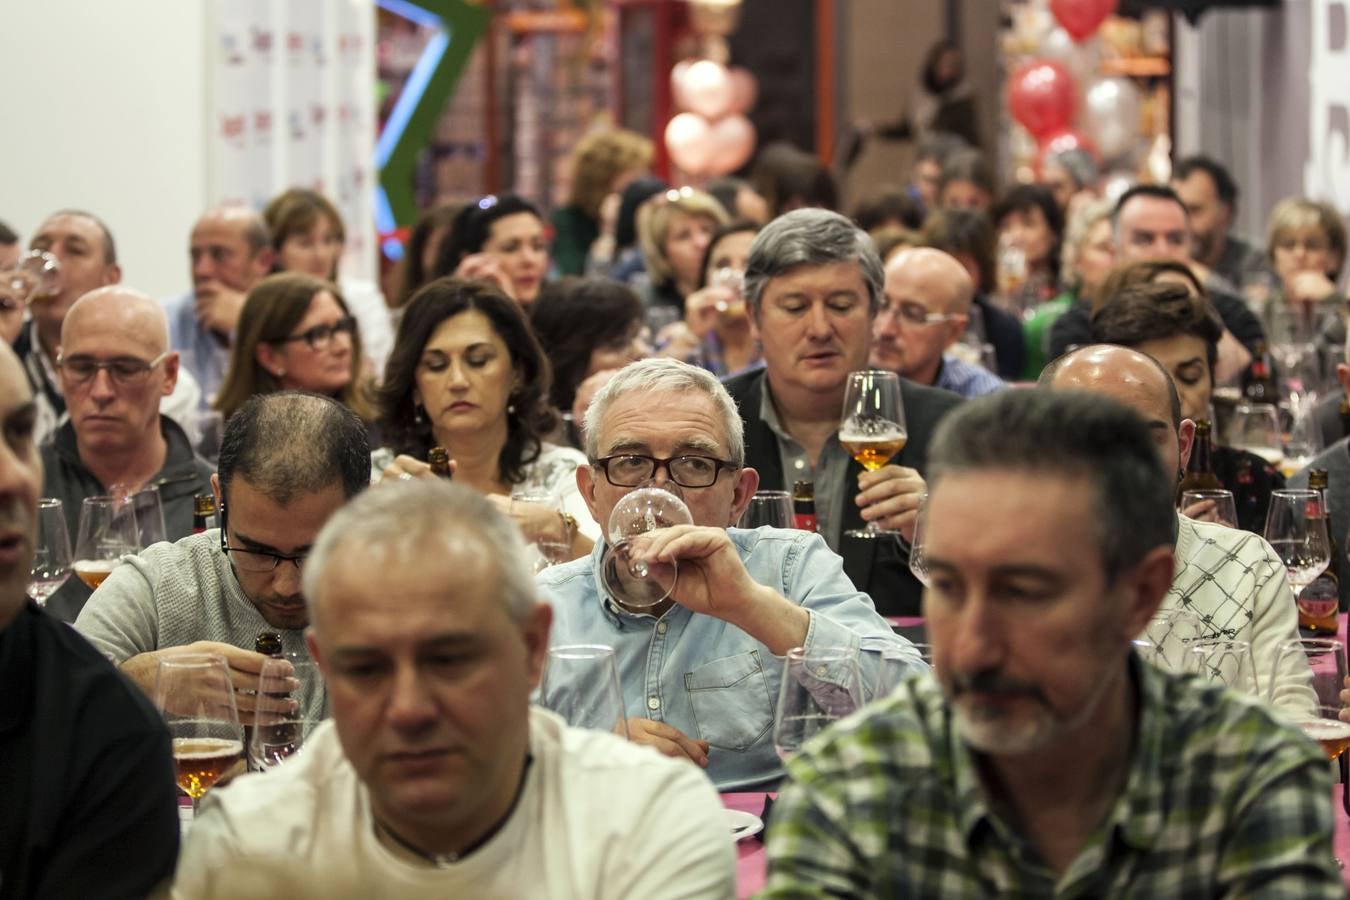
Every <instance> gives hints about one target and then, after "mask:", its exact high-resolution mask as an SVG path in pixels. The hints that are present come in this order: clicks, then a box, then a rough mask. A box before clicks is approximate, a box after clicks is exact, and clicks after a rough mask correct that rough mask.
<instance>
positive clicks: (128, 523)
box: [73, 497, 141, 590]
mask: <svg viewBox="0 0 1350 900" xmlns="http://www.w3.org/2000/svg"><path fill="white" fill-rule="evenodd" d="M140 549H141V548H140V543H139V540H138V538H137V528H136V511H135V507H134V506H133V505H132V504H131V503H130V502H128V501H127V499H126V498H125V497H85V498H84V503H83V504H82V505H81V507H80V531H79V538H78V539H77V540H76V541H75V564H74V566H73V568H74V569H75V574H76V576H78V577H79V579H80V580H81V581H83V582H84V583H85V584H87V585H89V587H90V589H91V590H97V589H98V586H99V585H100V584H102V583H103V582H104V580H105V579H106V578H107V577H108V576H109V575H111V574H112V570H113V569H114V568H116V567H117V565H118V564H119V563H120V562H121V561H122V557H124V556H127V555H129V554H132V553H136V552H137V551H138V550H140Z"/></svg>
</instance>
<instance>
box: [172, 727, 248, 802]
mask: <svg viewBox="0 0 1350 900" xmlns="http://www.w3.org/2000/svg"><path fill="white" fill-rule="evenodd" d="M243 758H244V744H243V742H242V741H233V740H229V739H228V738H174V739H173V766H174V770H175V773H176V774H177V777H178V786H179V787H180V788H182V789H183V793H185V794H187V795H188V796H189V797H191V798H192V799H193V800H200V799H201V798H202V795H204V794H205V793H206V792H207V791H209V790H210V789H211V786H212V785H214V784H215V783H216V782H217V781H219V780H220V779H221V778H222V777H224V775H225V773H227V772H229V771H230V770H231V769H233V768H234V767H235V766H236V765H238V764H239V762H240V761H241V760H242V759H243Z"/></svg>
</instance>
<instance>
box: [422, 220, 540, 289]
mask: <svg viewBox="0 0 1350 900" xmlns="http://www.w3.org/2000/svg"><path fill="white" fill-rule="evenodd" d="M548 264H549V263H548V243H547V241H546V240H545V237H544V217H543V215H542V214H541V213H540V212H539V208H538V207H536V206H535V205H534V204H533V203H531V202H530V201H528V200H526V199H525V198H524V197H520V196H517V195H515V194H503V195H502V196H500V197H494V196H491V195H489V196H487V197H483V198H482V199H480V200H478V201H477V202H475V203H470V204H468V205H467V206H465V207H464V208H463V209H461V210H460V211H459V214H458V215H457V216H455V220H454V223H453V224H452V225H451V226H450V232H449V234H448V235H447V236H446V239H445V240H444V241H442V243H441V248H440V252H439V254H438V256H437V259H436V267H435V273H436V275H437V276H438V277H439V276H444V275H451V274H453V275H456V276H458V277H461V278H484V279H487V280H489V281H492V282H494V283H495V284H497V286H498V287H500V288H501V289H502V290H503V291H505V292H506V293H507V294H508V295H509V296H511V297H512V298H514V299H515V301H516V302H517V303H519V304H520V305H521V306H527V307H528V306H529V305H530V304H531V303H533V302H534V298H535V297H538V296H539V288H540V287H542V286H543V284H544V278H545V276H547V275H548Z"/></svg>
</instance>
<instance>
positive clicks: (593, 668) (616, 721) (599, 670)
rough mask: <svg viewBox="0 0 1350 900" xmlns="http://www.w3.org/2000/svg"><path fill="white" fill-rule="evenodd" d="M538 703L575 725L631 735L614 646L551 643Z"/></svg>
mask: <svg viewBox="0 0 1350 900" xmlns="http://www.w3.org/2000/svg"><path fill="white" fill-rule="evenodd" d="M539 705H540V706H542V707H544V708H545V709H551V710H553V711H554V712H555V713H557V714H558V715H560V716H562V717H563V720H564V721H565V722H567V724H568V725H571V726H572V727H573V728H590V729H593V730H595V731H608V732H610V733H612V734H617V735H619V736H620V737H623V738H627V737H628V716H627V714H626V712H625V710H624V705H623V692H622V691H621V690H620V689H619V669H618V666H617V665H616V664H615V661H614V648H613V647H608V646H605V645H603V644H572V645H566V646H561V647H550V648H549V651H548V658H547V659H546V660H545V661H544V674H543V676H542V677H541V678H540V682H539Z"/></svg>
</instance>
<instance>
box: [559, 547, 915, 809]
mask: <svg viewBox="0 0 1350 900" xmlns="http://www.w3.org/2000/svg"><path fill="white" fill-rule="evenodd" d="M727 533H728V534H729V535H730V537H731V540H732V542H733V543H734V544H735V545H736V549H737V550H738V551H739V553H740V556H741V560H742V561H743V562H744V563H745V567H746V569H747V571H749V573H750V577H752V578H753V579H754V580H755V581H757V582H759V583H760V584H762V585H765V586H767V587H771V588H773V589H774V590H775V591H777V592H778V593H779V594H781V595H782V596H784V597H786V598H788V599H789V600H791V601H792V602H793V603H796V604H799V605H800V606H802V607H803V608H805V609H806V610H807V611H809V612H810V614H811V624H810V626H809V627H808V628H807V632H806V640H805V641H804V646H805V647H806V649H807V650H808V651H810V650H819V649H823V648H826V647H849V648H854V649H858V650H860V651H861V652H859V653H858V661H859V670H860V673H861V676H862V682H863V688H864V690H865V693H866V697H867V698H868V699H870V697H871V691H872V688H873V686H874V685H875V684H876V679H877V672H878V668H879V665H880V660H881V653H882V651H883V650H888V649H892V648H901V649H903V648H908V649H909V652H910V653H911V654H912V655H913V659H914V664H913V665H914V670H915V671H916V672H922V671H926V667H925V666H924V664H923V662H922V661H921V660H920V658H919V653H918V650H917V649H916V648H914V646H913V645H912V644H910V643H909V641H907V640H905V639H904V638H902V637H900V636H898V635H896V634H895V633H894V632H893V631H892V630H891V627H890V625H888V624H887V623H886V620H885V619H883V618H882V617H881V616H880V615H878V614H877V611H876V609H875V607H874V606H873V605H872V600H871V598H870V597H868V596H867V595H866V594H864V593H862V592H861V591H859V590H858V589H857V588H855V587H854V586H853V582H851V581H849V579H848V576H847V575H845V574H844V569H843V564H842V561H841V560H840V558H839V556H838V555H836V554H835V553H834V552H833V551H832V550H830V548H829V547H827V546H826V545H825V541H824V540H823V539H822V538H821V537H820V536H819V535H817V534H811V533H808V532H805V531H795V530H787V529H778V528H768V527H764V528H758V529H755V530H753V531H749V530H744V529H739V528H729V529H727ZM603 549H604V545H603V543H597V544H596V545H595V550H594V551H593V552H592V553H591V555H590V556H588V557H584V558H582V559H577V560H573V561H572V562H570V563H566V564H564V565H560V566H553V567H552V568H548V569H545V570H544V571H543V572H541V573H540V574H539V578H538V583H539V587H540V591H541V593H542V595H543V599H545V600H547V601H548V602H550V603H551V604H552V605H553V631H552V634H551V635H550V638H549V642H550V644H552V645H553V646H560V645H563V644H607V645H609V646H611V647H613V648H614V653H615V657H616V658H617V661H618V666H619V683H620V685H621V686H622V689H623V698H624V705H625V707H626V708H627V713H628V715H629V716H632V717H640V718H645V719H654V720H656V721H658V722H665V723H667V724H669V725H671V726H673V727H675V728H678V729H679V730H680V731H682V732H684V733H685V734H687V735H689V736H690V737H692V738H702V739H703V740H705V741H707V742H708V743H709V744H711V749H710V751H709V753H708V775H709V777H711V778H712V780H713V783H714V784H715V785H716V786H717V788H718V790H721V791H731V790H750V789H757V788H758V789H763V788H764V787H766V786H768V785H770V784H772V783H773V782H775V781H777V780H778V779H780V778H781V777H782V774H783V773H782V769H781V768H780V766H779V762H778V755H777V753H776V752H775V751H774V746H773V717H774V707H775V706H776V705H777V702H778V686H779V681H780V679H781V677H782V669H783V660H782V658H781V657H775V656H774V655H773V654H772V653H771V652H769V648H768V647H766V646H765V645H763V644H761V643H760V642H759V641H757V640H755V639H754V638H752V637H751V636H750V635H748V634H746V633H745V632H744V631H741V630H740V629H739V628H737V627H736V626H734V625H731V624H730V623H728V622H724V621H722V620H721V619H718V618H714V617H713V616H707V615H702V614H698V613H692V612H690V611H689V610H687V609H685V608H684V607H682V606H678V605H677V606H673V607H671V608H670V609H669V610H667V611H666V613H665V614H664V615H662V616H661V618H659V619H657V618H654V617H652V616H650V615H642V614H634V613H629V612H625V611H623V610H620V609H619V608H618V607H617V606H615V605H614V604H613V603H612V602H611V601H610V600H609V599H608V597H604V598H602V597H601V594H600V590H599V584H600V582H599V575H598V572H599V565H600V555H601V552H602V551H603ZM826 680H829V678H828V676H826ZM840 681H843V679H842V678H841V679H840ZM836 683H838V682H836ZM841 686H842V685H841Z"/></svg>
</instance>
